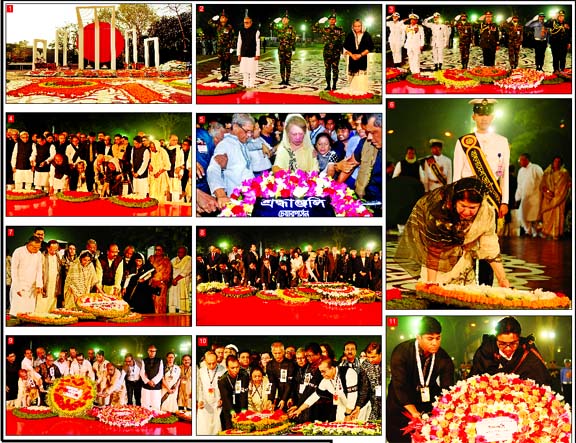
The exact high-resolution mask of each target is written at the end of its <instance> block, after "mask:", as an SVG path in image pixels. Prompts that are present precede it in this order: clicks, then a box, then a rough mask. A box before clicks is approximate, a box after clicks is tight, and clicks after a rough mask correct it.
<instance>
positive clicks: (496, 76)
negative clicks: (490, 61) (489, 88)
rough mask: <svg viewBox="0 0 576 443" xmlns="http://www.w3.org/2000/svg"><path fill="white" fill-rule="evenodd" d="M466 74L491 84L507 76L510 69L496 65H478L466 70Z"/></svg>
mask: <svg viewBox="0 0 576 443" xmlns="http://www.w3.org/2000/svg"><path fill="white" fill-rule="evenodd" d="M464 75H466V76H468V77H470V78H473V79H475V80H478V81H479V82H480V83H484V84H490V83H494V82H495V81H497V80H502V79H503V78H505V77H507V76H508V71H506V69H501V68H496V67H494V66H489V67H486V66H476V67H474V68H471V69H468V70H467V71H465V72H464Z"/></svg>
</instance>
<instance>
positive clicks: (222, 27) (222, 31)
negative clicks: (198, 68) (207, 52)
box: [208, 10, 234, 82]
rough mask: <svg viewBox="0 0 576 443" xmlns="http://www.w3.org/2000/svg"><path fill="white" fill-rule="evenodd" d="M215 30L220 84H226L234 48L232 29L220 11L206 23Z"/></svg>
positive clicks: (224, 13) (225, 16) (223, 12)
mask: <svg viewBox="0 0 576 443" xmlns="http://www.w3.org/2000/svg"><path fill="white" fill-rule="evenodd" d="M208 23H209V24H210V25H211V26H212V27H213V28H216V37H217V40H216V54H217V55H218V61H219V62H220V74H221V75H222V78H220V81H221V82H227V81H228V77H229V76H230V64H231V60H232V48H233V47H234V28H233V27H232V25H231V24H229V23H228V16H227V15H226V12H225V11H224V10H222V13H221V14H220V15H215V16H214V17H212V20H210V21H209V22H208Z"/></svg>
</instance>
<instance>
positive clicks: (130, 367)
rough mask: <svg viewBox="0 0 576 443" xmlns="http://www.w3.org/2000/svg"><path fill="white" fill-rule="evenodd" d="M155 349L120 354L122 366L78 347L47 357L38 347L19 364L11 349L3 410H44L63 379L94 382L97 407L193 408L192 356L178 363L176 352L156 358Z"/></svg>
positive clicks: (99, 353) (103, 355)
mask: <svg viewBox="0 0 576 443" xmlns="http://www.w3.org/2000/svg"><path fill="white" fill-rule="evenodd" d="M156 353H157V349H156V346H154V345H150V346H149V347H148V357H146V358H143V359H142V358H139V357H135V356H134V355H133V354H132V353H126V354H125V355H124V356H123V360H124V361H123V364H119V365H117V364H114V363H112V362H110V361H108V360H107V359H106V355H105V351H104V350H98V351H96V352H95V351H94V349H87V350H86V354H84V352H82V351H81V350H80V349H77V348H76V347H70V348H68V349H62V350H61V351H59V353H58V354H56V352H53V353H48V354H47V353H46V349H45V348H44V347H42V346H39V347H37V348H36V357H35V358H34V355H33V353H32V349H25V350H24V356H23V358H22V360H21V361H18V356H17V355H16V352H15V351H11V350H9V351H8V352H7V355H6V385H5V389H6V390H5V393H6V402H7V403H6V407H7V408H8V409H11V408H22V407H28V406H45V405H46V395H47V392H48V390H49V389H50V387H51V386H53V385H54V383H56V382H57V381H58V379H59V378H61V377H65V376H67V375H77V376H82V377H88V378H89V379H91V380H92V381H93V382H95V384H96V394H97V397H96V401H95V405H96V406H98V407H103V406H123V405H136V406H143V407H145V408H148V409H151V410H155V411H168V412H178V411H191V410H192V356H191V355H190V354H185V355H183V356H182V357H181V359H180V365H178V364H176V354H175V353H174V352H172V351H169V352H167V353H166V355H165V358H164V359H162V358H160V357H157V356H156Z"/></svg>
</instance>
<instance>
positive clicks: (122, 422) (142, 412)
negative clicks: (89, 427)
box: [98, 405, 154, 428]
mask: <svg viewBox="0 0 576 443" xmlns="http://www.w3.org/2000/svg"><path fill="white" fill-rule="evenodd" d="M153 418H154V413H153V412H152V411H151V410H149V409H146V408H144V407H142V406H135V405H124V406H106V407H104V408H102V409H100V411H99V412H98V420H100V421H101V422H102V423H106V424H107V425H110V426H118V427H123V428H126V427H139V426H144V425H145V424H147V423H148V422H149V421H150V420H152V419H153Z"/></svg>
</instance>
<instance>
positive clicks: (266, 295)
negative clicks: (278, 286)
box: [256, 289, 280, 300]
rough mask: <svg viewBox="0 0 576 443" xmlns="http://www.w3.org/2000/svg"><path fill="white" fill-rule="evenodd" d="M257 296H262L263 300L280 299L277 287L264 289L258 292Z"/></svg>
mask: <svg viewBox="0 0 576 443" xmlns="http://www.w3.org/2000/svg"><path fill="white" fill-rule="evenodd" d="M256 297H258V298H261V299H262V300H278V299H279V298H280V297H278V293H277V292H276V290H275V289H263V290H261V291H258V292H257V293H256Z"/></svg>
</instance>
